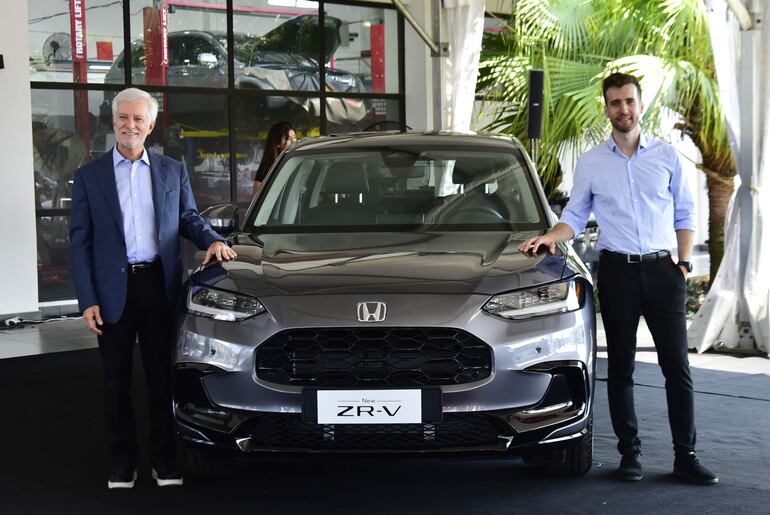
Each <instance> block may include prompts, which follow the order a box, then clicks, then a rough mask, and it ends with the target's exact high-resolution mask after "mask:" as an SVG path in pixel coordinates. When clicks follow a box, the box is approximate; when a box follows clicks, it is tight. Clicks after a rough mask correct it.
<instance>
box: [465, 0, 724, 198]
mask: <svg viewBox="0 0 770 515" xmlns="http://www.w3.org/2000/svg"><path fill="white" fill-rule="evenodd" d="M509 27H511V30H510V31H507V32H505V33H502V34H498V35H495V36H494V37H491V38H488V39H486V40H485V47H484V51H483V54H482V60H481V64H480V78H479V82H478V85H479V91H480V92H482V94H483V95H484V97H485V98H490V99H495V100H496V101H498V102H499V104H498V107H496V112H495V115H494V121H493V122H491V123H490V124H489V125H488V126H487V127H486V129H487V130H490V131H499V132H504V133H506V134H511V135H514V136H517V137H518V138H520V139H525V137H526V116H527V113H526V108H525V106H526V100H527V86H528V83H527V74H528V71H529V69H531V68H543V70H544V71H545V81H544V82H545V87H544V92H543V106H544V113H543V134H542V140H541V145H540V156H541V162H540V163H538V165H539V166H538V173H540V175H541V177H542V178H543V182H544V183H549V182H550V181H552V180H553V178H554V177H557V176H558V175H559V173H560V169H559V164H558V159H557V156H558V153H559V152H563V151H564V149H565V148H579V146H580V145H579V143H580V142H583V141H587V142H592V143H595V142H599V141H601V140H603V139H604V138H606V134H607V132H608V128H609V124H608V123H607V121H606V119H605V118H604V116H603V110H604V105H603V100H602V98H601V81H602V79H603V77H605V76H606V75H608V74H609V73H611V72H613V71H623V72H626V73H632V74H634V75H636V76H638V77H639V78H640V80H641V82H642V89H643V92H644V100H645V104H646V111H647V112H646V115H645V119H644V124H645V130H646V131H649V132H652V133H657V134H660V131H661V127H660V124H661V119H663V116H664V115H666V114H669V115H670V113H671V112H674V113H677V114H678V115H679V116H680V117H681V119H682V126H683V127H684V128H685V130H686V132H687V133H688V134H690V135H691V137H692V138H693V141H696V144H697V142H698V141H701V143H702V144H704V145H705V144H706V143H705V141H708V145H709V149H710V150H711V151H714V150H717V151H718V152H720V153H722V155H725V154H723V153H724V152H728V154H727V155H729V152H730V149H729V144H728V142H727V137H726V127H725V122H724V115H723V112H722V107H721V103H720V99H719V88H718V87H717V83H716V78H715V73H714V64H713V53H712V51H711V45H710V39H709V32H708V24H707V19H706V12H705V7H704V5H703V3H702V0H519V1H517V2H515V3H514V10H513V13H512V22H511V23H510V25H509ZM487 43H489V45H487ZM487 47H489V49H490V50H489V51H487Z"/></svg>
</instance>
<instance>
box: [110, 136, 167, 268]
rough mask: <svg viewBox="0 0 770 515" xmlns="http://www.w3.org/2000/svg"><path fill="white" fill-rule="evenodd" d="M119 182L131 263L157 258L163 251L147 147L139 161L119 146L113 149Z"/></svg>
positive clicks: (121, 209) (121, 208) (124, 227)
mask: <svg viewBox="0 0 770 515" xmlns="http://www.w3.org/2000/svg"><path fill="white" fill-rule="evenodd" d="M112 163H113V165H114V167H115V182H116V183H117V185H118V199H119V200H120V211H121V213H123V235H124V236H125V239H126V254H127V257H128V262H129V263H141V262H143V261H154V260H155V259H157V258H158V256H159V254H160V247H159V246H158V230H157V228H156V227H155V205H154V204H153V202H152V179H151V177H150V158H149V156H148V155H147V150H144V151H143V152H142V157H141V158H140V159H139V160H137V161H133V162H132V161H129V160H128V159H126V158H125V157H123V156H122V155H121V154H120V152H118V149H117V148H116V147H114V148H113V149H112Z"/></svg>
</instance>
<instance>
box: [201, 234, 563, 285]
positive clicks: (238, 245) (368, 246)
mask: <svg viewBox="0 0 770 515" xmlns="http://www.w3.org/2000/svg"><path fill="white" fill-rule="evenodd" d="M533 235H535V233H533V232H531V231H530V232H526V233H508V232H505V233H503V232H500V233H490V232H480V233H468V232H445V233H434V232H430V233H427V232H426V233H420V232H413V233H347V234H328V233H327V234H317V233H313V234H263V235H246V234H240V235H236V236H234V237H233V241H234V247H233V248H234V250H235V251H236V252H237V253H238V258H237V260H235V261H232V262H227V263H223V264H221V265H215V266H211V267H209V268H207V269H205V270H201V271H199V272H198V273H196V274H194V275H193V276H192V277H191V280H192V281H194V282H196V283H200V284H205V285H208V286H216V287H217V288H221V289H225V290H228V291H234V292H240V293H245V294H248V295H254V296H257V297H260V296H273V295H307V294H344V293H382V294H385V293H446V294H480V295H481V294H483V295H491V294H495V293H499V292H503V291H508V290H514V289H517V288H522V287H527V286H532V285H537V284H542V283H546V282H550V281H554V280H556V279H559V278H560V277H562V276H567V275H573V273H574V272H572V271H571V269H570V268H568V267H565V266H564V265H565V258H564V256H563V255H561V254H559V255H555V256H547V255H546V256H538V257H535V258H529V257H526V256H524V255H522V254H521V253H520V252H519V251H518V250H517V248H516V247H517V246H518V244H519V243H520V242H521V241H523V240H524V239H526V238H528V237H531V236H533Z"/></svg>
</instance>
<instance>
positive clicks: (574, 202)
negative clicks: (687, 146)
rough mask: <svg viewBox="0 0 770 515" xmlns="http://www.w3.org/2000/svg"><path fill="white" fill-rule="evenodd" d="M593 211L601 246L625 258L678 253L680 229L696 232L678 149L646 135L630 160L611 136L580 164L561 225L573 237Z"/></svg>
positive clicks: (693, 212) (579, 162)
mask: <svg viewBox="0 0 770 515" xmlns="http://www.w3.org/2000/svg"><path fill="white" fill-rule="evenodd" d="M592 211H593V213H594V216H595V217H596V222H597V223H598V224H599V229H600V232H599V240H598V242H597V247H598V248H599V249H607V250H611V251H613V252H623V253H625V254H647V253H649V252H655V251H658V250H670V249H674V248H676V233H675V231H678V230H680V229H689V230H694V229H695V204H694V202H693V199H692V195H691V193H690V189H689V188H688V186H687V180H686V177H685V176H684V173H683V172H682V165H681V162H680V161H679V154H678V153H677V151H676V149H675V148H674V147H672V146H671V145H669V144H668V143H664V142H662V141H660V140H657V139H654V138H650V137H648V136H646V135H645V134H642V135H641V137H640V141H639V148H638V149H637V151H636V152H635V153H634V155H632V156H631V157H626V155H625V154H623V152H622V151H621V150H620V148H619V147H618V146H617V145H616V144H615V140H613V139H612V137H610V138H609V139H607V141H605V142H604V143H602V144H600V145H597V146H596V147H594V148H592V149H591V150H589V151H588V152H586V153H585V154H583V155H582V156H581V157H580V159H578V162H577V166H576V168H575V181H574V186H573V188H572V192H571V193H570V199H569V202H568V203H567V206H566V207H565V208H564V211H563V212H562V215H561V219H560V220H559V221H560V222H562V223H565V224H567V225H569V226H570V227H571V228H572V231H573V232H574V233H575V234H578V233H579V232H580V231H582V230H583V229H584V228H585V225H586V222H587V221H588V217H589V215H590V214H591V212H592Z"/></svg>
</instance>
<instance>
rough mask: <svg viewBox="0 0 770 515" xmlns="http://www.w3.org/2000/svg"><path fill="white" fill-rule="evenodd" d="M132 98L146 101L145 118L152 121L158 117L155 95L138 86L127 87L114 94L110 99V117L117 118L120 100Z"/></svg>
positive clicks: (128, 100) (125, 100) (131, 100)
mask: <svg viewBox="0 0 770 515" xmlns="http://www.w3.org/2000/svg"><path fill="white" fill-rule="evenodd" d="M134 100H144V101H145V102H147V118H149V121H150V123H154V122H155V119H156V118H157V117H158V101H157V100H155V97H153V96H152V95H150V94H149V93H147V92H146V91H143V90H141V89H139V88H127V89H124V90H123V91H121V92H120V93H118V94H117V95H115V98H113V99H112V119H113V120H117V118H118V105H119V104H120V103H121V102H133V101H134Z"/></svg>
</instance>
